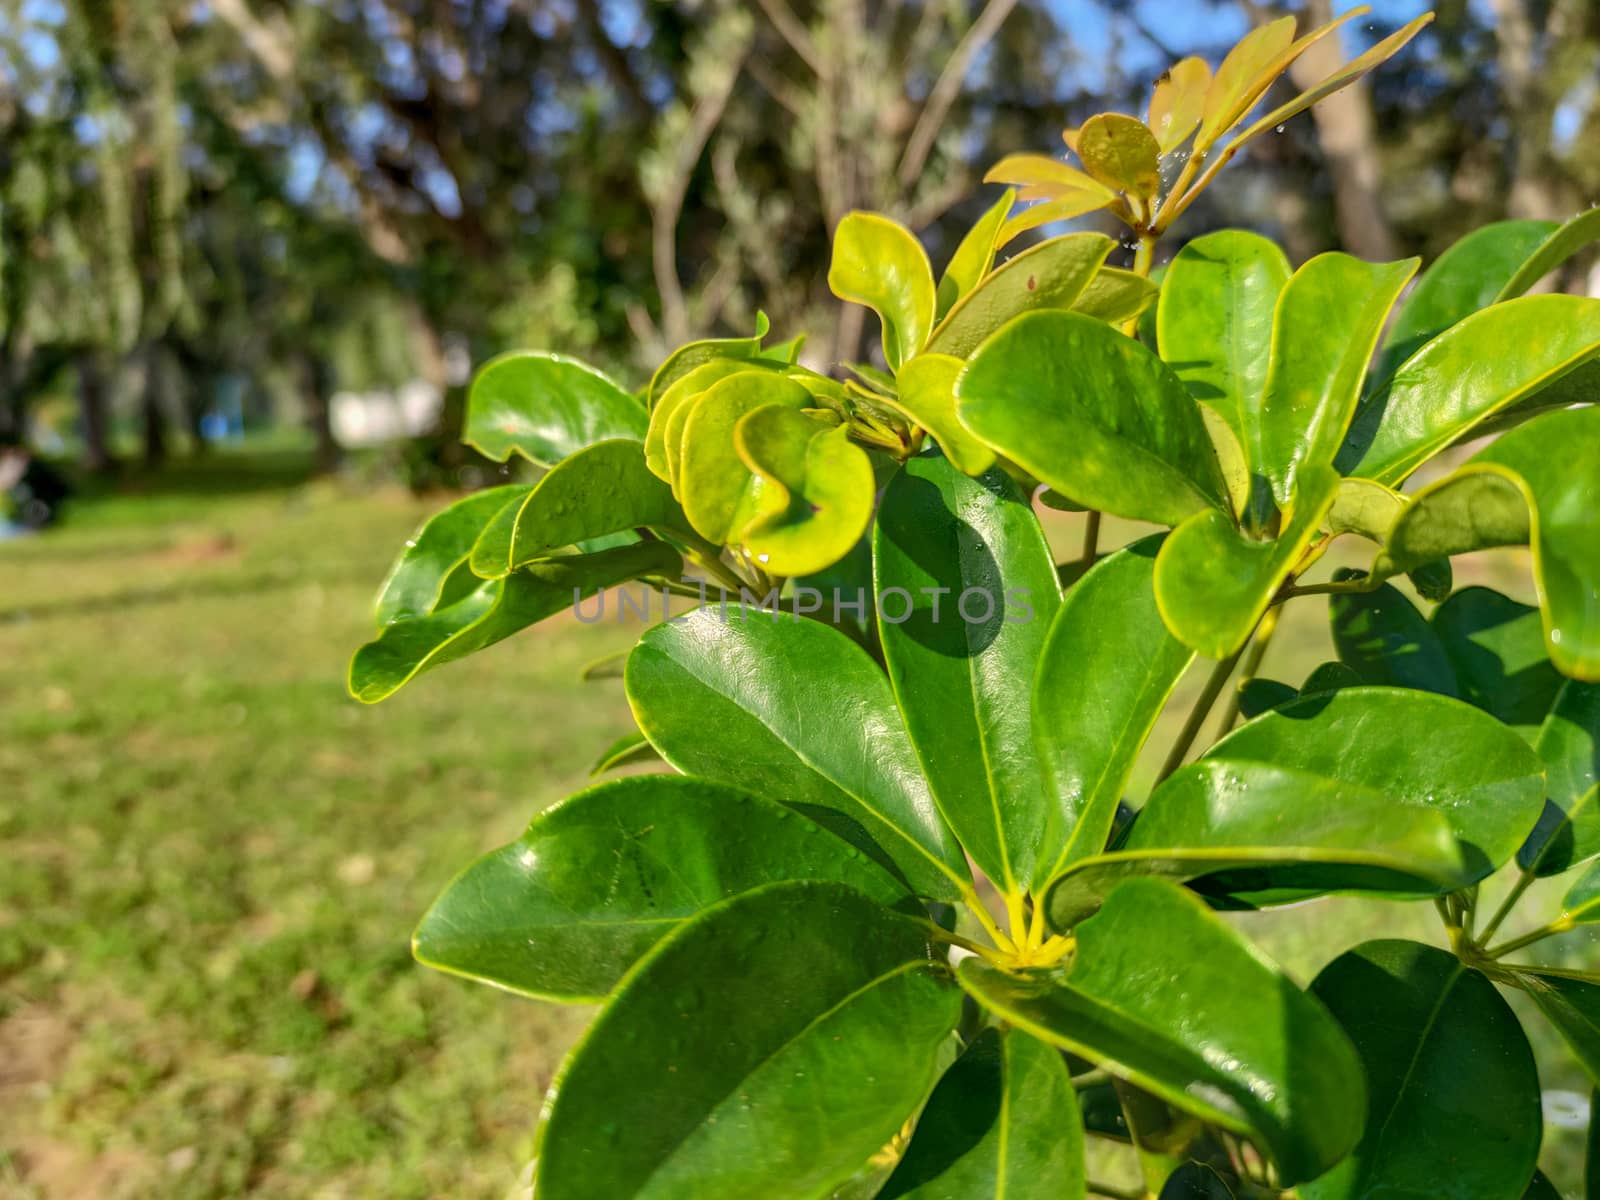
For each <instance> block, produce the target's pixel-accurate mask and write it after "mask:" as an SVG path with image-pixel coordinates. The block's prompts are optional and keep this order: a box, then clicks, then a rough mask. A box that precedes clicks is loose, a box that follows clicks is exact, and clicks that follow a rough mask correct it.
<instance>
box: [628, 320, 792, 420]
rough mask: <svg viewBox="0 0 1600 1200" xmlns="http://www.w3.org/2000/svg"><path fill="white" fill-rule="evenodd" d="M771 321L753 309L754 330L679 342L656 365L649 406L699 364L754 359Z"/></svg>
mask: <svg viewBox="0 0 1600 1200" xmlns="http://www.w3.org/2000/svg"><path fill="white" fill-rule="evenodd" d="M770 328H771V324H770V323H769V322H768V320H767V314H766V313H764V312H758V313H756V331H755V333H754V334H753V335H752V336H750V337H734V338H702V339H700V340H699V341H694V342H689V343H687V344H686V345H683V346H679V347H678V348H677V349H676V350H674V351H673V352H672V353H671V354H669V355H668V356H667V359H666V361H665V362H663V363H662V364H661V365H660V366H659V367H657V368H656V373H655V374H654V375H653V376H652V377H651V379H650V391H649V407H650V410H651V412H652V413H653V412H654V411H655V407H656V405H657V404H659V403H660V402H661V397H662V396H663V395H664V394H665V393H666V391H667V389H668V388H670V387H671V386H672V385H673V384H674V383H676V382H678V380H680V379H682V378H683V377H684V376H685V375H688V374H690V373H691V372H692V371H694V370H696V369H697V368H699V367H703V366H705V365H706V364H707V363H709V362H716V361H717V360H718V359H730V358H731V359H754V358H756V357H758V356H759V355H760V354H761V339H762V338H764V337H766V336H767V331H768V330H769V329H770Z"/></svg>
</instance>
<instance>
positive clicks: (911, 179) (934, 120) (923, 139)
mask: <svg viewBox="0 0 1600 1200" xmlns="http://www.w3.org/2000/svg"><path fill="white" fill-rule="evenodd" d="M1016 6H1017V0H989V2H988V3H987V4H986V5H984V8H983V11H982V12H981V13H979V14H978V19H977V20H976V21H974V22H973V23H972V26H971V28H969V29H968V30H967V32H966V34H965V35H964V36H963V37H962V39H961V41H960V42H958V43H957V44H956V48H955V50H954V52H953V53H952V54H951V55H950V60H949V61H948V62H946V63H945V65H944V70H943V71H942V72H940V74H939V78H938V80H937V81H936V82H935V83H934V85H933V89H932V90H931V91H930V92H929V93H928V101H927V103H926V104H924V105H923V108H922V113H921V115H920V116H918V117H917V123H916V125H915V126H914V127H913V128H912V130H911V136H910V137H909V138H907V139H906V151H905V154H904V155H903V156H902V157H901V159H900V171H899V178H900V185H901V186H902V187H910V186H911V185H912V184H913V183H915V182H916V180H917V177H918V176H919V175H921V174H922V168H923V166H924V165H925V164H926V163H927V161H928V154H929V152H931V151H932V150H933V143H934V139H936V138H937V137H938V136H939V129H940V127H941V126H942V125H943V124H944V119H945V117H946V116H948V115H949V112H950V106H951V105H952V104H954V103H955V100H956V97H957V96H958V95H959V94H960V92H961V84H962V82H963V81H964V80H965V79H966V77H967V68H968V67H970V66H971V65H972V60H973V59H974V58H975V57H977V54H978V51H979V50H981V49H983V47H984V46H986V45H988V44H989V42H990V40H991V39H992V38H993V37H994V35H995V34H997V33H999V32H1000V26H1001V25H1003V24H1005V20H1006V18H1007V17H1009V16H1010V15H1011V10H1012V9H1013V8H1015V7H1016Z"/></svg>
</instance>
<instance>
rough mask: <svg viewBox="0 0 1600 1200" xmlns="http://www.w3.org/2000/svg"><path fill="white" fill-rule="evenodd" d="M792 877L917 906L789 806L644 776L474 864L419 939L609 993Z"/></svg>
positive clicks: (507, 979)
mask: <svg viewBox="0 0 1600 1200" xmlns="http://www.w3.org/2000/svg"><path fill="white" fill-rule="evenodd" d="M645 744H646V745H647V746H648V743H645ZM789 879H822V880H833V881H835V882H837V883H842V884H847V885H848V886H850V887H853V888H855V889H856V890H857V891H858V892H860V893H862V894H863V895H865V896H869V897H871V898H872V899H874V900H876V901H877V902H878V903H879V904H883V905H887V906H894V905H897V904H901V903H902V902H906V903H911V902H910V896H909V893H908V892H907V891H906V889H905V888H904V887H903V886H902V885H901V884H900V883H898V882H897V881H896V880H895V879H894V878H893V877H892V876H891V875H889V873H888V872H887V871H885V870H884V869H883V868H882V867H880V866H878V865H877V864H876V863H873V862H872V861H870V860H869V859H867V858H866V857H865V856H864V855H862V854H861V852H860V851H858V850H856V849H855V848H854V847H852V846H850V845H849V844H847V843H846V842H844V841H842V840H840V839H839V838H837V837H835V836H833V835H832V834H831V833H828V832H827V831H826V830H824V829H822V828H820V827H819V826H817V825H815V824H814V823H812V822H811V821H809V820H807V819H806V818H805V817H802V816H800V815H799V814H798V813H796V812H795V811H794V810H792V809H790V808H788V807H786V806H784V805H782V804H778V803H776V802H774V801H771V800H763V799H761V798H760V797H758V796H751V795H750V794H748V793H747V792H742V791H739V790H738V789H735V788H730V787H724V786H722V785H721V784H715V783H709V782H707V781H706V780H703V779H688V778H685V777H684V776H681V775H636V776H633V777H632V778H628V779H619V780H615V781H613V782H611V783H603V784H599V785H597V786H595V787H592V788H589V789H588V790H587V791H582V792H579V793H578V794H577V795H575V796H569V797H568V798H567V799H565V800H563V801H561V802H560V803H558V804H556V805H554V806H552V807H550V808H547V809H545V810H544V811H543V812H542V813H540V814H539V815H538V816H537V817H535V818H534V819H533V823H532V824H531V825H529V826H528V829H527V831H526V832H525V833H524V834H523V835H522V836H521V837H520V838H518V839H517V840H516V841H514V842H512V843H511V844H510V845H508V846H502V847H501V848H500V849H498V850H494V851H492V852H490V853H489V854H486V855H485V856H484V857H482V858H480V859H478V860H477V861H476V862H474V863H473V864H472V865H471V866H469V867H468V868H467V869H466V870H465V871H463V872H462V873H461V874H460V875H458V876H456V878H455V880H454V881H453V882H452V883H451V884H450V886H449V887H447V888H446V889H445V890H444V892H443V894H441V895H440V896H439V898H438V899H437V900H435V901H434V903H433V907H432V908H430V909H429V910H428V913H427V915H426V916H425V917H423V918H422V923H421V924H420V925H418V926H417V932H416V936H415V937H414V938H413V942H412V944H413V948H414V950H415V953H416V957H417V960H418V961H419V962H421V963H424V964H426V965H427V966H430V967H437V968H438V969H440V970H443V971H449V972H451V973H452V974H456V975H464V976H466V977H468V978H470V979H478V980H482V981H483V982H485V983H492V984H495V985H496V986H498V987H503V988H509V989H510V990H511V991H514V992H521V993H522V994H524V995H528V996H537V997H540V998H542V999H548V1000H566V1001H599V1000H602V999H604V998H605V995H606V993H608V992H609V991H611V989H612V988H613V987H614V986H615V985H616V983H617V980H619V979H621V978H622V976H623V975H624V974H625V973H626V972H627V970H628V968H629V967H631V966H632V965H633V964H634V963H635V962H637V961H638V959H639V958H640V957H641V956H642V955H643V954H644V953H645V952H646V951H647V950H649V949H650V947H651V946H654V945H655V944H656V943H657V942H659V941H660V940H661V939H662V938H664V937H666V936H667V935H668V934H669V933H671V932H672V931H673V930H675V929H677V928H678V927H679V926H681V925H682V924H683V923H684V922H685V921H688V920H690V919H691V918H693V917H694V916H696V915H697V914H698V913H701V912H703V911H705V910H706V909H708V908H710V907H711V906H712V905H714V904H720V903H721V902H722V901H724V900H726V899H728V898H729V897H730V896H737V895H739V894H740V893H742V892H748V891H750V890H752V889H754V888H758V887H761V886H763V885H765V884H769V883H778V882H780V881H783V880H789ZM908 911H909V909H908Z"/></svg>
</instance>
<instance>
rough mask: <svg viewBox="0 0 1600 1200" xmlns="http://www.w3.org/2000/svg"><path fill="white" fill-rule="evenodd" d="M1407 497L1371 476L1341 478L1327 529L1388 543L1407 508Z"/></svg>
mask: <svg viewBox="0 0 1600 1200" xmlns="http://www.w3.org/2000/svg"><path fill="white" fill-rule="evenodd" d="M1405 507H1406V498H1405V497H1404V496H1402V495H1401V494H1400V493H1399V492H1397V491H1394V490H1393V489H1392V488H1386V487H1384V486H1383V485H1382V484H1381V483H1373V482H1372V480H1370V479H1341V480H1340V481H1339V488H1338V490H1337V491H1336V492H1335V493H1334V496H1333V507H1332V508H1330V509H1329V510H1328V532H1330V533H1334V534H1340V533H1353V534H1356V535H1357V536H1359V537H1364V538H1366V539H1367V540H1368V541H1369V542H1377V543H1378V544H1379V545H1380V546H1382V545H1385V544H1387V542H1388V540H1389V531H1390V530H1392V529H1393V528H1394V523H1395V522H1396V521H1397V520H1399V519H1400V514H1401V513H1402V512H1404V511H1405Z"/></svg>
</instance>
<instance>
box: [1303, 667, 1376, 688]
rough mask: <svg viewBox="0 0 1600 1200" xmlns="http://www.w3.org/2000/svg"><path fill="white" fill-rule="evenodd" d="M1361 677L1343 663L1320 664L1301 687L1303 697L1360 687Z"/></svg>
mask: <svg viewBox="0 0 1600 1200" xmlns="http://www.w3.org/2000/svg"><path fill="white" fill-rule="evenodd" d="M1360 686H1361V676H1359V675H1357V674H1356V673H1355V672H1354V671H1352V670H1351V669H1350V668H1349V667H1347V666H1345V665H1344V663H1342V662H1325V663H1320V664H1318V665H1317V666H1316V667H1315V668H1314V669H1313V670H1312V672H1311V674H1309V675H1307V676H1306V681H1305V682H1304V683H1302V684H1301V685H1300V694H1301V695H1302V696H1315V695H1316V694H1317V693H1318V692H1337V691H1338V690H1339V689H1340V688H1347V687H1360Z"/></svg>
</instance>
